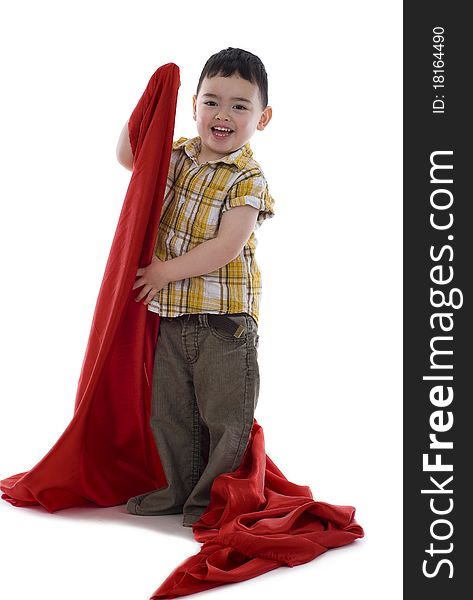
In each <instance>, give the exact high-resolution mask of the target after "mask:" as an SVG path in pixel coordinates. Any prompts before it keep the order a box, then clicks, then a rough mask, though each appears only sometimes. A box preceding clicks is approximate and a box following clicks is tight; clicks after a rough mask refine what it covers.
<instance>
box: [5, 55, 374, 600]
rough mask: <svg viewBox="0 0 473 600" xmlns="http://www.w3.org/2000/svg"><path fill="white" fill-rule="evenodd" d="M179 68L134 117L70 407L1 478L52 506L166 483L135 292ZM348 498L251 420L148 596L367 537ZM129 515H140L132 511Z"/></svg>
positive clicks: (29, 500) (13, 493) (157, 83)
mask: <svg viewBox="0 0 473 600" xmlns="http://www.w3.org/2000/svg"><path fill="white" fill-rule="evenodd" d="M178 88H179V68H178V67H177V65H175V64H173V63H168V64H166V65H163V66H161V67H159V68H158V69H157V70H156V71H155V73H154V74H153V75H152V77H151V79H150V80H149V82H148V85H147V86H146V89H145V91H144V92H143V94H142V96H141V98H140V100H139V102H138V104H137V105H136V107H135V109H134V110H133V112H132V114H131V116H130V119H129V124H128V128H129V134H130V142H131V146H132V149H133V154H134V165H133V173H132V176H131V180H130V184H129V186H128V189H127V192H126V195H125V199H124V203H123V208H122V211H121V213H120V217H119V221H118V225H117V229H116V232H115V236H114V238H113V242H112V247H111V250H110V254H109V257H108V261H107V264H106V267H105V273H104V277H103V280H102V284H101V287H100V290H99V294H98V298H97V303H96V307H95V312H94V316H93V320H92V326H91V331H90V334H89V340H88V344H87V348H86V352H85V357H84V361H83V365H82V370H81V374H80V377H79V383H78V388H77V395H76V400H75V410H74V415H73V418H72V420H71V422H70V423H69V425H68V427H67V428H66V430H65V431H64V433H63V434H62V435H61V437H60V438H59V439H58V441H57V442H56V444H55V445H54V446H53V447H52V448H51V450H50V451H49V452H48V453H47V454H46V455H45V456H44V458H43V459H42V460H41V461H40V462H39V463H38V464H37V465H35V466H34V467H33V468H32V469H31V470H30V471H27V472H24V473H19V474H17V475H13V476H11V477H9V478H7V479H3V480H2V481H0V489H1V490H2V492H3V494H2V498H3V499H4V500H6V501H7V502H10V503H11V504H13V505H15V506H32V505H42V506H43V507H44V508H45V509H46V510H47V511H49V512H54V511H57V510H61V509H65V508H70V507H73V506H79V505H86V504H91V505H98V506H104V507H105V506H116V505H120V504H124V503H126V502H127V500H128V499H129V498H130V497H131V496H136V495H138V494H142V493H145V492H148V491H150V490H152V489H155V488H158V487H162V486H164V485H166V483H167V482H166V478H165V475H164V472H163V469H162V466H161V462H160V459H159V455H158V452H157V449H156V445H155V443H154V439H153V435H152V432H151V428H150V425H149V416H150V404H151V392H152V390H151V383H152V377H153V362H154V350H155V345H156V341H157V338H158V331H159V322H160V317H159V315H157V314H156V313H153V312H151V311H149V310H148V309H147V307H146V306H145V305H143V304H142V303H137V302H135V297H136V295H137V290H132V286H133V283H134V282H135V280H136V271H137V270H138V268H140V267H145V266H147V265H148V264H149V263H150V262H151V259H152V256H153V251H154V245H155V240H156V236H157V232H158V226H159V218H160V214H161V208H162V203H163V199H164V192H165V187H166V179H167V173H168V168H169V162H170V157H171V149H172V141H173V133H174V120H175V113H176V103H177V94H178ZM354 513H355V509H354V508H353V507H351V506H334V505H330V504H326V503H324V502H318V501H315V500H314V499H313V497H312V493H311V491H310V489H309V487H307V486H298V485H296V484H294V483H291V482H290V481H288V480H287V479H286V478H285V477H284V475H283V474H282V473H281V471H279V469H278V468H277V467H276V465H275V464H274V463H273V462H272V461H271V459H270V458H269V456H267V454H266V452H265V445H264V435H263V430H262V428H261V426H260V425H259V424H258V423H257V422H256V419H255V421H254V424H253V429H252V432H251V436H250V441H249V444H248V447H247V449H246V452H245V455H244V458H243V461H242V463H241V465H240V467H239V468H238V469H237V470H236V471H234V472H232V473H224V474H222V475H220V476H219V477H217V478H216V479H215V480H214V483H213V485H212V489H211V500H210V504H209V506H208V507H207V510H206V512H205V513H204V514H203V515H202V517H201V518H200V520H199V521H198V522H197V523H195V524H194V526H193V532H194V537H195V539H196V540H197V541H199V542H202V547H201V549H200V552H199V553H198V554H196V555H195V556H192V557H190V558H189V559H187V560H186V561H185V562H184V563H182V565H180V566H179V567H177V568H176V569H175V570H174V571H173V572H172V573H171V574H170V575H169V577H168V578H167V579H166V580H165V581H164V582H163V583H162V584H161V586H160V587H159V588H158V589H157V590H156V591H155V592H154V594H153V595H152V596H151V598H153V599H158V598H176V597H178V596H185V595H187V594H191V593H195V592H198V591H202V590H206V589H209V588H212V587H216V586H219V585H223V584H225V583H230V582H236V581H242V580H245V579H250V578H252V577H255V576H257V575H260V574H262V573H265V572H266V571H270V570H272V569H276V568H277V567H280V566H283V565H287V566H290V567H293V566H295V565H299V564H302V563H305V562H308V561H310V560H312V559H314V558H315V557H316V556H318V555H319V554H321V553H323V552H325V551H326V550H327V549H329V548H333V547H336V546H342V545H344V544H348V543H350V542H352V541H354V540H355V539H357V538H360V537H363V530H362V528H361V527H360V526H359V525H358V524H357V523H356V521H355V519H354ZM130 518H140V517H136V516H130Z"/></svg>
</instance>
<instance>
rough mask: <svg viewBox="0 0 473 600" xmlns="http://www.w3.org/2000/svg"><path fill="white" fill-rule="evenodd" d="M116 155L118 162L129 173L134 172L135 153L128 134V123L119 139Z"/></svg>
mask: <svg viewBox="0 0 473 600" xmlns="http://www.w3.org/2000/svg"><path fill="white" fill-rule="evenodd" d="M116 154H117V160H118V162H119V163H120V164H121V165H122V166H123V167H125V168H126V169H128V170H129V171H133V152H132V150H131V144H130V135H129V133H128V121H127V122H126V123H125V125H124V127H123V129H122V131H121V133H120V137H119V138H118V143H117V150H116Z"/></svg>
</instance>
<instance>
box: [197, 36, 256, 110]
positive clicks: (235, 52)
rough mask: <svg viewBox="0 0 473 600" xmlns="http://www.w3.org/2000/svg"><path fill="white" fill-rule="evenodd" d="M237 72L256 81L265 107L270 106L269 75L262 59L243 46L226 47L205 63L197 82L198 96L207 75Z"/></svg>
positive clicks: (252, 81) (227, 74)
mask: <svg viewBox="0 0 473 600" xmlns="http://www.w3.org/2000/svg"><path fill="white" fill-rule="evenodd" d="M234 73H237V74H238V75H239V76H240V77H242V78H243V79H246V80H247V81H250V82H251V83H255V84H256V85H257V86H258V88H259V92H260V98H261V103H262V105H263V108H266V107H267V106H268V75H267V73H266V69H265V68H264V65H263V63H262V62H261V60H260V59H259V58H258V57H257V56H256V55H255V54H252V53H251V52H247V51H246V50H242V49H241V48H226V49H225V50H220V52H217V53H216V54H213V55H212V56H211V57H210V58H209V59H208V61H207V62H206V63H205V65H204V68H203V70H202V73H201V74H200V79H199V83H198V84H197V91H196V96H197V95H198V94H199V90H200V86H201V85H202V81H203V80H204V78H205V77H209V78H210V77H215V76H216V75H219V76H221V77H230V76H231V75H233V74H234Z"/></svg>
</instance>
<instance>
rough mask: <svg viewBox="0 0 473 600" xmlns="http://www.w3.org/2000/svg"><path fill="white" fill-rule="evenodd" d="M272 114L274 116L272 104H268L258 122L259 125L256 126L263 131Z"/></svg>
mask: <svg viewBox="0 0 473 600" xmlns="http://www.w3.org/2000/svg"><path fill="white" fill-rule="evenodd" d="M272 116H273V109H272V108H271V106H267V107H266V108H265V109H264V111H263V114H262V115H261V117H260V120H259V122H258V125H257V126H256V129H258V130H259V131H263V129H264V128H265V127H266V125H267V124H268V123H269V122H270V121H271V117H272Z"/></svg>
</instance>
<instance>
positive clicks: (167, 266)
mask: <svg viewBox="0 0 473 600" xmlns="http://www.w3.org/2000/svg"><path fill="white" fill-rule="evenodd" d="M257 217H258V209H256V208H254V207H253V206H249V205H245V206H235V207H233V208H232V209H231V210H227V211H225V212H224V213H223V214H222V218H221V220H220V225H219V229H218V234H217V237H215V238H213V239H211V240H207V241H206V242H202V244H199V245H197V246H195V247H194V248H192V250H190V251H189V252H187V253H186V254H183V255H182V256H177V257H176V258H173V259H171V260H167V261H165V262H163V263H162V266H163V268H164V270H165V275H166V279H167V280H169V281H170V282H171V281H178V280H180V279H187V278H188V277H195V276H197V275H205V274H206V273H211V272H212V271H215V270H217V269H220V267H223V266H224V265H226V264H228V263H229V262H231V261H232V260H233V259H234V258H236V257H237V256H238V255H239V254H240V252H241V250H242V248H243V246H244V245H245V244H246V242H247V241H248V238H249V237H250V235H251V233H252V231H253V229H254V228H255V224H256V219H257Z"/></svg>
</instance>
